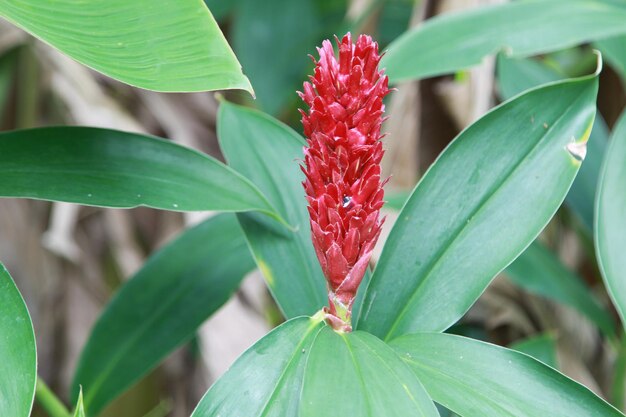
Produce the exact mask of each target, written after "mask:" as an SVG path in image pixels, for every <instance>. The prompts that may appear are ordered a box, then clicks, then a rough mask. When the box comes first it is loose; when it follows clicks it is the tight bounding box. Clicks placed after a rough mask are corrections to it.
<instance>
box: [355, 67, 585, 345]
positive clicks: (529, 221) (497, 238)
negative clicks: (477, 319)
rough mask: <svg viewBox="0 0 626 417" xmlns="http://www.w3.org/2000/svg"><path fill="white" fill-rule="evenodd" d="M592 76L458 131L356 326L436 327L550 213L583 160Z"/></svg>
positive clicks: (398, 331) (416, 199)
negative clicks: (460, 131) (459, 132)
mask: <svg viewBox="0 0 626 417" xmlns="http://www.w3.org/2000/svg"><path fill="white" fill-rule="evenodd" d="M596 93H597V78H596V76H590V77H584V78H580V79H575V80H568V81H564V82H559V83H555V84H552V85H548V86H545V87H542V88H538V89H535V90H531V91H530V92H528V93H526V94H524V95H521V96H518V97H517V98H516V99H514V100H512V101H509V102H506V103H504V104H502V105H501V106H498V107H497V108H495V109H494V110H492V111H491V112H489V113H487V114H486V115H485V116H484V117H482V118H481V119H480V120H478V121H477V122H476V123H474V124H473V125H471V126H470V127H468V128H467V129H466V130H465V131H463V132H462V133H461V134H460V135H459V136H458V137H457V138H456V139H455V140H454V141H453V142H452V143H451V144H450V145H449V146H448V148H447V149H446V150H445V151H444V152H443V153H442V154H441V156H440V157H439V159H438V160H437V161H436V162H435V164H433V166H432V167H431V168H430V169H429V170H428V172H427V173H426V174H425V175H424V177H423V178H422V180H421V181H420V183H419V184H418V186H417V187H416V188H415V190H414V191H413V194H412V195H411V197H410V198H409V200H408V202H407V203H406V205H405V206H404V208H403V210H402V211H401V212H400V214H399V217H398V220H397V221H396V223H395V225H394V227H393V229H392V231H391V233H390V235H389V238H388V239H387V242H386V244H385V247H384V248H383V252H382V254H381V257H380V260H379V262H378V265H377V267H376V270H375V271H374V274H373V276H372V280H371V282H370V285H369V287H368V289H367V293H366V296H365V300H364V302H363V308H362V309H361V317H360V320H359V322H358V328H359V329H361V330H366V331H369V332H371V333H373V334H374V335H376V336H378V337H380V338H382V339H384V340H390V339H392V338H394V337H397V336H400V335H402V334H406V333H412V332H415V331H442V330H445V329H446V328H448V327H449V326H450V325H451V324H453V323H454V322H456V321H457V320H458V319H459V318H460V317H461V316H462V315H463V314H464V313H465V312H466V311H467V310H468V309H469V307H470V306H471V305H472V304H473V303H474V301H476V299H477V298H478V297H479V296H480V294H481V293H482V292H483V291H484V289H485V288H486V287H487V285H488V284H489V282H491V280H492V278H493V277H494V276H495V275H496V274H497V273H498V272H500V271H501V270H502V269H504V268H505V267H506V266H507V265H508V264H509V263H510V262H511V261H512V260H514V259H515V258H516V257H517V256H518V255H519V254H520V253H521V252H522V251H523V250H524V249H525V248H526V247H527V246H528V245H529V244H530V243H531V242H532V241H533V240H534V239H535V237H537V235H538V234H539V232H540V231H541V230H542V229H543V227H544V226H545V225H546V224H547V223H548V221H549V220H550V218H551V217H552V216H553V215H554V213H555V212H556V210H557V209H558V207H559V205H560V204H561V202H562V201H563V199H564V197H565V195H566V193H567V191H568V189H569V187H570V185H571V184H572V181H573V180H574V176H575V175H576V172H577V171H578V168H579V167H580V164H581V160H582V159H583V158H584V153H585V145H586V141H587V139H588V137H589V131H590V130H591V125H592V123H593V119H594V115H595V111H596V108H595V98H596Z"/></svg>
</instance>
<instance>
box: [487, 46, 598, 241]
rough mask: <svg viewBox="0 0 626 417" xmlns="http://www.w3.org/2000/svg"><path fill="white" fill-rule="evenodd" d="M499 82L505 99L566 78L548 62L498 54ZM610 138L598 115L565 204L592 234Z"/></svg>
mask: <svg viewBox="0 0 626 417" xmlns="http://www.w3.org/2000/svg"><path fill="white" fill-rule="evenodd" d="M497 72H498V85H499V87H500V92H501V95H502V97H503V98H504V99H510V98H512V97H513V96H515V95H517V94H518V93H521V92H522V91H524V90H528V89H530V88H532V87H536V86H538V85H541V84H546V83H549V82H551V81H556V80H559V79H562V78H563V77H562V76H561V75H560V74H559V73H557V72H556V71H555V70H553V69H552V68H550V67H548V66H547V65H546V64H544V63H542V62H540V61H536V60H533V59H512V58H505V57H504V56H503V55H502V54H500V55H499V57H498V71H497ZM608 138H609V129H608V128H607V126H606V123H605V121H604V119H603V118H602V116H601V115H599V114H598V115H596V119H595V121H594V123H593V129H591V135H590V136H589V143H588V144H587V156H586V157H585V163H584V164H583V165H582V167H581V168H580V171H579V172H578V175H577V176H576V179H575V180H574V183H573V184H572V188H571V189H570V191H569V192H568V193H567V196H566V197H565V203H566V204H567V205H568V207H570V208H571V209H572V211H573V212H574V214H575V215H576V217H577V218H578V220H580V223H581V224H582V225H583V227H584V229H585V231H586V232H587V233H588V234H589V236H591V235H592V233H593V212H594V200H595V195H596V186H597V184H598V178H599V177H600V167H601V165H602V159H603V157H604V152H605V151H606V147H607V143H608Z"/></svg>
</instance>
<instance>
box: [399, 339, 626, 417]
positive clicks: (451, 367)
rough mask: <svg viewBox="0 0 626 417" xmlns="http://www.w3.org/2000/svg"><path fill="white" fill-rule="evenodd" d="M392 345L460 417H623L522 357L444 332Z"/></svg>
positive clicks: (586, 391)
mask: <svg viewBox="0 0 626 417" xmlns="http://www.w3.org/2000/svg"><path fill="white" fill-rule="evenodd" d="M391 346H392V347H393V348H394V349H395V350H396V352H397V353H398V355H399V356H400V357H401V358H402V359H403V360H404V361H405V362H406V363H407V364H409V365H410V366H411V369H412V370H413V372H415V374H416V375H417V376H418V378H419V379H420V380H421V381H422V383H423V384H424V387H425V388H426V391H428V394H429V395H430V396H431V397H432V398H433V400H435V401H437V402H438V403H440V404H442V405H444V406H446V407H447V408H449V409H451V410H452V411H454V412H456V413H457V414H459V415H461V416H463V417H504V416H507V417H508V416H510V417H513V416H514V417H538V416H550V417H590V416H602V417H623V414H622V413H620V412H619V411H617V410H616V409H615V408H613V407H612V406H611V405H609V404H608V403H606V402H605V401H604V400H602V399H601V398H600V397H598V396H596V395H595V394H594V393H592V392H591V391H590V390H589V389H587V388H586V387H584V386H583V385H580V384H579V383H577V382H575V381H573V380H571V379H569V378H568V377H566V376H565V375H563V374H561V373H559V372H558V371H556V370H554V369H552V368H550V367H548V366H546V365H544V364H543V363H541V362H539V361H537V360H535V359H533V358H531V357H530V356H527V355H525V354H523V353H519V352H515V351H513V350H509V349H505V348H502V347H499V346H494V345H491V344H489V343H484V342H479V341H476V340H472V339H467V338H465V337H461V336H453V335H449V334H445V333H418V334H411V335H405V336H402V337H400V338H398V339H396V340H394V341H393V342H391Z"/></svg>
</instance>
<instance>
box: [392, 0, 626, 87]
mask: <svg viewBox="0 0 626 417" xmlns="http://www.w3.org/2000/svg"><path fill="white" fill-rule="evenodd" d="M564 16H566V18H564ZM625 20H626V3H624V2H623V1H621V0H552V1H545V0H527V1H514V2H509V3H505V4H501V5H496V6H490V7H480V8H476V9H472V10H470V11H467V12H462V13H455V14H449V15H443V16H440V17H436V18H433V19H431V20H428V21H427V22H425V23H424V24H423V25H420V26H418V27H417V28H415V29H413V30H411V31H409V32H407V33H405V34H404V35H403V36H401V37H400V38H398V39H397V40H396V41H394V42H392V43H391V44H390V45H389V48H388V49H389V51H388V53H387V55H385V57H384V58H383V59H382V61H381V66H382V67H383V68H386V69H387V74H388V75H389V79H390V81H392V82H399V81H404V80H410V79H416V78H424V77H429V76H434V75H439V74H445V73H451V72H454V71H457V70H460V69H464V68H467V67H470V66H472V65H476V64H479V63H480V62H481V60H482V59H483V57H485V56H487V55H489V54H493V53H496V52H498V51H501V50H503V51H506V53H507V54H510V55H512V56H518V57H521V56H530V55H535V54H539V53H544V52H549V51H554V50H558V49H563V48H566V47H569V46H574V45H577V44H580V43H583V42H587V41H590V40H596V39H603V38H608V37H611V36H616V35H620V34H624V33H626V26H624V21H625Z"/></svg>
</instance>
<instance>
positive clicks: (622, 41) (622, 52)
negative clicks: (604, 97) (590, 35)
mask: <svg viewBox="0 0 626 417" xmlns="http://www.w3.org/2000/svg"><path fill="white" fill-rule="evenodd" d="M594 46H595V47H596V48H598V49H599V50H600V51H602V55H603V56H604V57H605V58H606V60H607V62H608V63H609V64H611V66H612V67H613V68H614V69H615V71H617V73H618V74H619V76H620V77H621V78H622V83H623V85H624V87H625V88H626V36H624V35H622V36H616V37H613V38H608V39H602V40H599V41H597V42H595V43H594Z"/></svg>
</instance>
